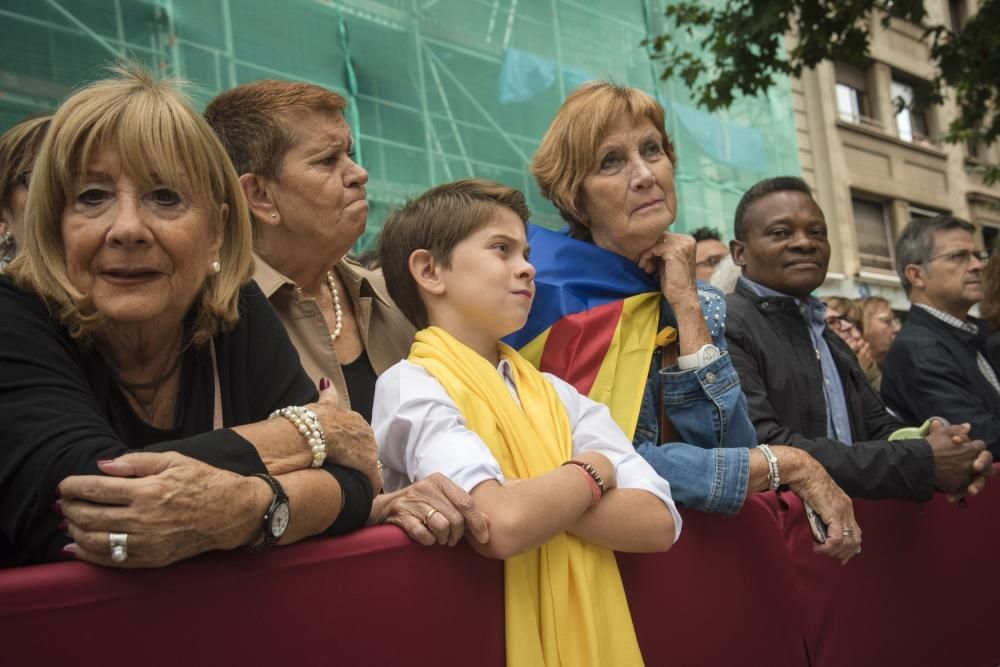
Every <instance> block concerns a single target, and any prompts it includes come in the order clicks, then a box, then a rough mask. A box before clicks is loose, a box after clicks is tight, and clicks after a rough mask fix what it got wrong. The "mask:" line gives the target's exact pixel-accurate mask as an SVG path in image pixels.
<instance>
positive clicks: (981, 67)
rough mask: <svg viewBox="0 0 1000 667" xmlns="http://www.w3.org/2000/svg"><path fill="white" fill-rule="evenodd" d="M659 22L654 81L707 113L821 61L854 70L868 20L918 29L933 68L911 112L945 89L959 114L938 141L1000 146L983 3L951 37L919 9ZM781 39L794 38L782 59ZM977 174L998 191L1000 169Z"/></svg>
mask: <svg viewBox="0 0 1000 667" xmlns="http://www.w3.org/2000/svg"><path fill="white" fill-rule="evenodd" d="M664 16H665V18H666V23H665V28H664V33H663V34H661V35H658V36H656V37H654V38H653V39H651V40H646V41H645V42H644V44H645V45H647V46H650V47H651V51H652V54H653V57H654V58H655V59H656V60H657V61H658V62H659V63H661V64H662V67H663V69H662V72H661V76H660V78H661V79H664V80H665V79H670V78H678V79H680V80H681V81H683V82H684V84H685V85H687V86H688V87H690V88H691V89H692V91H693V92H694V95H695V99H696V101H697V102H698V104H699V105H700V106H702V107H704V108H706V109H708V110H709V111H714V110H717V109H723V108H727V107H729V106H730V105H731V104H732V103H733V101H734V99H735V97H736V95H748V96H752V95H758V94H761V93H765V92H766V91H767V90H768V89H769V88H770V87H771V86H773V85H774V83H775V81H776V79H777V78H778V77H783V76H786V75H791V76H798V75H800V74H801V73H802V70H803V68H811V67H815V66H816V65H818V64H819V63H821V62H823V61H825V60H829V61H834V62H845V63H851V64H857V65H862V64H864V63H865V62H866V60H867V58H868V54H869V45H870V36H871V29H872V27H873V25H874V19H875V18H878V20H879V21H880V22H881V25H882V26H883V27H887V26H888V25H889V24H890V23H891V22H892V21H893V20H902V21H908V22H910V23H912V24H914V25H917V26H920V27H922V28H923V29H924V33H923V39H924V41H926V42H927V43H928V44H929V46H930V55H931V62H932V63H933V64H935V65H936V67H937V76H935V77H934V78H933V79H931V80H930V81H922V82H915V85H914V90H913V101H912V106H913V107H914V108H918V109H921V108H928V107H930V106H933V105H935V104H940V103H942V102H943V101H944V99H945V95H946V93H947V92H948V89H949V88H950V89H951V91H953V94H954V95H955V102H956V105H957V110H958V114H957V117H956V119H955V120H954V121H953V122H952V123H951V124H950V125H949V127H948V128H947V130H946V131H945V132H944V133H943V134H942V135H941V136H940V137H939V138H940V139H941V140H943V141H946V142H948V143H959V142H965V141H967V140H975V141H978V142H980V143H981V144H983V145H990V144H992V143H994V142H995V141H996V140H997V138H998V136H1000V115H998V114H1000V29H998V26H1000V0H984V1H983V2H982V3H981V4H980V6H979V11H978V13H976V14H975V15H974V16H973V17H971V18H970V19H969V20H968V21H967V22H966V23H965V25H964V26H962V27H961V29H960V30H959V31H958V32H954V31H952V30H951V28H950V27H946V26H944V25H938V24H935V25H928V24H927V13H926V10H925V9H924V2H923V0H819V1H808V0H718V2H716V3H715V4H714V5H706V4H705V3H704V2H699V1H695V0H682V1H681V2H677V3H675V4H671V5H670V6H668V7H667V8H666V10H665V11H664ZM786 34H791V35H794V37H795V42H794V46H793V47H792V48H791V50H790V51H788V52H787V53H786V51H785V48H784V36H785V35H786ZM981 171H982V172H983V174H984V179H985V180H986V182H987V184H990V183H993V182H998V181H1000V166H998V165H988V166H987V167H986V168H984V169H981Z"/></svg>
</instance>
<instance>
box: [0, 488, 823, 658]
mask: <svg viewBox="0 0 1000 667" xmlns="http://www.w3.org/2000/svg"><path fill="white" fill-rule="evenodd" d="M783 544H784V543H783V541H782V537H781V533H780V531H779V528H778V524H777V521H776V519H775V517H774V515H773V513H771V511H770V510H769V509H768V508H767V507H766V506H765V505H764V504H763V503H761V502H760V501H759V500H758V499H755V498H751V499H750V500H749V501H748V502H747V506H746V507H745V508H744V510H743V511H742V512H741V513H740V514H739V515H738V516H735V517H723V516H716V515H707V514H700V513H696V512H688V513H686V516H685V529H684V538H683V539H682V540H681V542H680V543H679V544H678V545H676V546H675V547H674V549H672V550H671V551H670V552H668V553H666V554H651V555H622V556H620V558H619V562H620V563H621V571H622V578H623V580H624V581H625V585H626V591H627V593H628V597H629V604H630V606H631V609H632V614H633V617H634V619H635V625H636V632H637V634H638V636H639V642H640V646H641V647H642V651H643V655H644V656H645V658H646V661H647V664H649V665H665V664H674V665H686V666H692V665H693V666H697V665H721V664H746V662H747V659H748V658H749V657H750V656H754V657H755V658H754V659H755V660H756V659H758V658H759V659H760V661H762V662H761V664H764V663H766V664H768V665H772V666H778V667H781V666H784V665H796V666H797V665H802V664H803V663H804V650H803V646H802V632H801V628H800V627H799V626H798V625H797V624H796V623H795V621H794V619H796V618H798V614H797V610H796V608H795V606H794V601H793V600H792V596H791V595H790V594H784V593H782V592H781V591H786V592H788V593H790V591H791V587H792V582H791V578H790V571H791V567H790V565H789V562H788V556H787V554H786V553H785V552H784V546H783ZM762 617H768V618H772V619H773V618H784V619H792V620H789V621H783V622H782V623H773V622H769V623H767V624H761V623H760V622H759V619H760V618H762ZM722 629H724V630H722ZM503 632H504V623H503V567H502V565H501V563H500V562H499V561H494V560H489V559H486V558H482V557H480V556H478V555H477V554H475V553H473V552H472V551H471V549H469V548H468V547H467V546H465V545H464V544H463V545H459V546H458V547H456V548H454V549H448V548H444V547H431V548H426V547H421V546H419V545H416V544H413V543H411V542H410V541H409V540H408V539H407V538H406V537H405V536H404V535H403V533H402V532H401V531H399V530H397V529H396V528H394V527H388V526H384V527H380V528H373V529H368V530H364V531H360V532H358V533H354V534H353V535H349V536H346V537H343V538H339V539H333V540H331V539H318V540H310V541H307V542H305V543H304V544H300V545H295V546H291V547H283V548H280V549H275V550H272V551H270V552H267V553H263V554H249V553H246V552H242V553H228V554H223V553H216V554H209V555H206V556H203V557H200V558H196V559H194V560H191V561H188V562H183V563H178V564H176V565H173V566H171V567H168V568H163V569H159V570H133V571H118V570H112V569H106V568H99V567H92V566H89V565H85V564H82V563H63V564H58V565H45V566H39V567H30V568H21V569H15V570H6V571H0V644H2V645H3V647H4V649H3V650H4V662H5V664H11V665H21V664H55V663H56V662H59V661H82V662H83V663H84V664H91V663H93V664H97V663H98V662H99V663H100V664H101V665H102V667H114V666H116V665H128V667H136V665H141V666H142V667H148V666H155V665H179V664H184V663H196V664H207V663H209V662H217V663H219V664H241V663H243V664H254V665H256V664H268V663H273V664H278V665H283V664H301V665H311V664H385V665H395V664H399V665H403V664H421V663H427V662H432V663H433V664H437V665H477V666H479V665H503V664H504V650H503V641H504V635H503Z"/></svg>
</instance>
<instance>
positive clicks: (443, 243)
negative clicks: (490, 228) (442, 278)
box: [378, 178, 531, 329]
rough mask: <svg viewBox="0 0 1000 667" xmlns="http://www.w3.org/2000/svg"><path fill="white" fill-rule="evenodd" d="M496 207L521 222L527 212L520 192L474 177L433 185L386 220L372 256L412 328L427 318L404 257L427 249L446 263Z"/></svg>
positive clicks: (440, 261)
mask: <svg viewBox="0 0 1000 667" xmlns="http://www.w3.org/2000/svg"><path fill="white" fill-rule="evenodd" d="M501 206H503V207H506V208H509V209H510V210H512V211H514V213H516V214H517V215H518V217H520V218H521V220H522V221H524V222H525V224H527V221H528V218H529V217H530V215H531V214H530V212H529V211H528V205H527V203H526V202H525V200H524V195H523V194H521V192H520V191H518V190H515V189H514V188H511V187H507V186H506V185H502V184H500V183H496V182H494V181H487V180H483V179H478V178H469V179H464V180H461V181H454V182H453V183H445V184H444V185H438V186H437V187H433V188H431V189H430V190H428V191H427V192H425V193H423V194H422V195H420V196H418V197H416V198H415V199H411V200H410V201H408V202H407V203H406V204H404V205H403V207H402V208H400V209H398V210H396V211H394V212H393V213H392V214H391V215H389V217H388V218H387V219H386V221H385V226H384V227H383V228H382V235H381V236H380V237H379V242H378V259H379V262H380V263H381V264H382V272H383V274H384V275H385V283H386V286H388V288H389V295H390V296H391V297H392V298H393V300H394V301H395V302H396V305H398V306H399V309H400V310H402V311H403V314H404V315H406V317H407V319H409V320H410V321H411V322H412V323H413V324H414V326H416V327H417V329H424V328H426V327H427V326H429V322H428V318H427V307H426V306H425V305H424V302H423V300H422V299H421V298H420V290H419V289H418V288H417V282H416V281H415V280H414V279H413V276H412V275H410V255H412V254H413V251H415V250H428V251H430V253H431V256H432V257H433V258H434V260H435V261H437V262H439V263H441V264H442V265H443V266H444V267H445V268H448V267H450V265H451V253H452V251H453V250H454V249H455V246H457V245H458V244H459V243H461V242H462V241H463V240H464V239H466V238H468V237H469V236H470V235H471V234H474V233H476V232H477V231H479V230H480V229H482V228H483V227H485V226H486V225H488V224H489V223H490V221H491V220H492V219H493V216H494V214H495V213H496V211H497V208H498V207H501Z"/></svg>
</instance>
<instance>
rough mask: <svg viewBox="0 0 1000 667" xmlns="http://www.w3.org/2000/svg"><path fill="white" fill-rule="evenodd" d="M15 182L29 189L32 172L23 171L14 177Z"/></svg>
mask: <svg viewBox="0 0 1000 667" xmlns="http://www.w3.org/2000/svg"><path fill="white" fill-rule="evenodd" d="M14 182H15V183H17V184H18V185H20V186H22V187H23V188H25V189H27V188H28V186H29V185H30V184H31V172H30V171H22V172H21V173H20V174H18V175H17V176H15V177H14Z"/></svg>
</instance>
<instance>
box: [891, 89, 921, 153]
mask: <svg viewBox="0 0 1000 667" xmlns="http://www.w3.org/2000/svg"><path fill="white" fill-rule="evenodd" d="M891 93H892V101H893V103H894V104H898V101H899V100H902V101H903V104H904V105H905V106H904V107H903V108H902V109H900V110H899V111H897V112H896V134H897V135H898V136H899V138H900V139H902V140H903V141H909V142H911V143H913V142H922V143H923V142H929V141H930V139H929V138H928V137H929V136H930V132H928V129H927V113H926V112H925V111H922V110H918V109H914V108H912V107H913V86H912V85H910V84H909V83H906V82H903V81H899V80H898V79H893V80H892V87H891Z"/></svg>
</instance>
